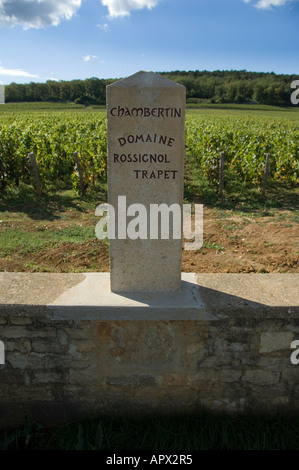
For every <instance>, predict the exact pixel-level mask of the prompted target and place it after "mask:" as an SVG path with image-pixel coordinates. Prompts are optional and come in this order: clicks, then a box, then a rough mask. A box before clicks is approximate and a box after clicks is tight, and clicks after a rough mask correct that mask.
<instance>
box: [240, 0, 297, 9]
mask: <svg viewBox="0 0 299 470" xmlns="http://www.w3.org/2000/svg"><path fill="white" fill-rule="evenodd" d="M250 1H251V0H244V2H246V3H249V2H250ZM294 1H296V0H258V2H257V3H255V5H254V6H255V7H256V8H260V9H261V10H269V9H270V8H271V7H281V6H283V5H286V4H287V3H290V2H294Z"/></svg>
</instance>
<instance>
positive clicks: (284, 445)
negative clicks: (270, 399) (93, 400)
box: [0, 410, 299, 451]
mask: <svg viewBox="0 0 299 470" xmlns="http://www.w3.org/2000/svg"><path fill="white" fill-rule="evenodd" d="M0 446H1V449H2V450H25V449H26V450H108V451H111V450H130V451H132V450H154V451H160V450H164V451H165V450H167V451H174V450H175V451H177V450H181V451H182V450H185V451H186V450H299V417H287V416H281V415H278V416H271V417H263V416H238V417H234V416H230V415H227V414H215V413H212V412H209V411H206V410H204V411H202V412H200V413H199V414H197V415H192V416H171V417H161V416H148V417H146V418H143V419H136V418H135V419H133V418H124V417H123V418H122V417H101V418H99V419H94V420H85V421H78V422H72V423H68V424H60V425H56V426H55V427H52V428H45V427H44V426H42V425H41V424H39V423H36V422H31V421H30V420H29V419H28V418H27V419H26V422H25V424H24V426H23V427H20V428H19V429H16V430H13V431H10V432H4V431H2V433H1V435H0Z"/></svg>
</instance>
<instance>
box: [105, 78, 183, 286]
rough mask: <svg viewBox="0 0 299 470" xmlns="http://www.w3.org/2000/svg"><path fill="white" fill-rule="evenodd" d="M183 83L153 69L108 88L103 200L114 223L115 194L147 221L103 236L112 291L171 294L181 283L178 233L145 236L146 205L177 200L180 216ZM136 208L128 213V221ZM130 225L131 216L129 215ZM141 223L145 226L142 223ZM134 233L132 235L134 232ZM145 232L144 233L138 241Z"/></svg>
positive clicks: (181, 201)
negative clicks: (130, 229) (142, 211)
mask: <svg viewBox="0 0 299 470" xmlns="http://www.w3.org/2000/svg"><path fill="white" fill-rule="evenodd" d="M185 102H186V94H185V87H183V86H182V85H179V84H177V83H175V82H172V81H171V80H168V79H166V78H164V77H162V76H160V75H158V74H156V73H153V72H138V73H136V74H134V75H132V76H131V77H129V78H126V79H124V80H119V81H117V82H115V83H113V84H111V85H109V86H108V87H107V118H108V203H109V204H110V205H111V206H113V207H114V208H115V211H116V232H118V231H117V228H118V223H119V215H120V214H119V213H118V210H117V209H118V203H119V196H125V197H126V199H125V202H126V208H128V207H129V206H131V205H132V204H142V205H143V206H144V207H145V208H146V211H147V214H148V218H147V224H143V223H142V224H141V225H142V226H140V225H139V226H138V225H136V227H135V233H136V232H139V237H140V238H136V239H130V238H128V236H126V239H119V237H120V236H121V233H116V234H115V235H116V238H115V239H110V271H111V290H112V291H113V292H161V291H162V292H175V291H178V290H180V288H181V256H182V236H181V234H180V238H178V239H174V238H173V232H172V227H173V223H172V216H170V223H169V227H170V236H169V239H161V233H160V230H159V232H158V239H151V238H150V215H149V214H150V208H151V205H152V204H156V205H160V204H167V206H168V207H170V206H171V205H172V204H178V205H179V208H180V210H181V215H182V205H183V187H184V147H185ZM139 215H140V212H134V213H132V215H131V216H130V217H128V218H127V222H128V223H129V222H130V221H133V220H135V219H136V217H137V216H139ZM135 221H136V223H137V220H135ZM145 225H146V226H145ZM137 236H138V233H137ZM142 237H144V238H142Z"/></svg>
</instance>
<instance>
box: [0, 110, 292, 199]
mask: <svg viewBox="0 0 299 470" xmlns="http://www.w3.org/2000/svg"><path fill="white" fill-rule="evenodd" d="M1 111H2V110H1ZM247 114H250V113H245V112H243V113H239V114H233V113H232V114H221V113H219V114H218V113H207V114H204V113H201V114H191V113H187V117H186V149H185V160H186V171H187V172H188V171H190V169H192V170H196V171H198V172H199V173H201V174H202V175H203V176H204V177H206V178H207V179H208V181H209V182H210V183H211V184H216V183H217V181H218V178H219V155H220V152H224V153H225V177H226V179H227V180H228V181H230V180H231V179H234V178H235V179H238V181H240V182H243V183H245V184H246V185H249V186H250V185H259V184H260V183H261V181H262V179H263V172H264V166H265V160H266V155H267V154H270V159H271V160H270V161H271V163H270V174H269V179H271V180H272V181H285V182H287V183H296V182H298V178H299V121H298V120H296V119H290V118H289V117H288V116H286V117H284V116H282V117H280V118H279V119H278V117H277V116H275V117H272V116H269V117H268V116H266V115H265V113H264V114H261V116H257V115H256V114H255V115H254V116H251V117H248V115H247ZM296 114H298V113H296ZM0 116H1V121H0V190H2V191H5V189H6V188H7V187H8V186H18V185H19V184H20V183H21V182H22V183H25V184H33V174H32V167H31V163H30V158H29V154H30V153H31V152H33V153H34V154H35V157H36V161H37V165H38V172H39V176H40V181H41V185H42V187H43V189H46V188H47V187H50V186H51V187H52V188H53V187H55V185H60V187H61V186H63V185H65V186H66V187H69V186H70V185H72V186H73V188H75V189H76V190H79V177H78V169H77V166H76V164H75V161H74V152H77V153H78V155H79V158H80V165H81V168H82V172H83V179H84V182H85V184H86V186H87V185H90V184H95V182H96V181H97V179H98V178H105V177H106V171H107V149H106V118H105V113H104V112H100V111H94V112H68V111H64V112H62V111H57V112H48V113H46V112H36V113H31V114H29V113H19V114H14V113H5V112H1V114H0Z"/></svg>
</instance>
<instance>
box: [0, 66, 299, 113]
mask: <svg viewBox="0 0 299 470" xmlns="http://www.w3.org/2000/svg"><path fill="white" fill-rule="evenodd" d="M159 73H160V74H161V75H164V76H165V77H167V78H169V79H171V80H173V81H175V82H177V83H180V84H182V85H184V86H185V87H186V93H187V100H188V101H189V102H192V101H194V102H196V101H197V100H200V99H206V100H209V101H210V102H211V103H259V104H268V105H275V106H291V101H290V96H291V92H292V90H291V83H292V82H293V81H294V80H298V79H299V77H298V76H297V75H277V74H275V73H273V72H271V73H263V72H247V71H246V70H241V71H234V70H231V71H220V70H216V71H214V72H208V71H198V70H196V71H188V72H187V71H172V72H159ZM114 81H116V80H115V79H100V78H96V77H92V78H87V79H86V80H71V81H63V80H61V81H53V80H48V81H47V82H45V83H35V82H31V83H27V84H17V83H11V84H10V85H7V86H6V87H5V101H6V102H7V103H9V102H20V101H28V102H30V101H31V102H32V101H34V102H35V101H54V102H75V103H78V104H84V105H91V104H97V105H105V103H106V86H107V85H109V84H111V83H113V82H114Z"/></svg>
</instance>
